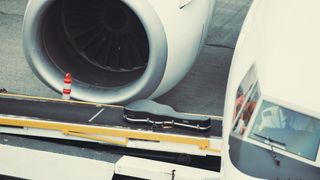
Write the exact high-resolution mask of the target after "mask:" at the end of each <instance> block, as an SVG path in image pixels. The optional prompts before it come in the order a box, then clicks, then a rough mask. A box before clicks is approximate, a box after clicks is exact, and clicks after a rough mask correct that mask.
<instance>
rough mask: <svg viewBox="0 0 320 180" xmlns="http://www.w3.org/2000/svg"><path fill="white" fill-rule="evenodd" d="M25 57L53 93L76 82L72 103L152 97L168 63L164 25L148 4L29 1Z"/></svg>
mask: <svg viewBox="0 0 320 180" xmlns="http://www.w3.org/2000/svg"><path fill="white" fill-rule="evenodd" d="M23 46H24V52H25V56H26V58H27V60H28V63H29V65H30V66H31V68H32V69H33V71H34V72H35V74H36V75H37V76H38V77H39V79H41V80H42V81H43V82H44V83H46V84H47V85H48V86H50V87H51V88H53V89H54V90H56V91H58V92H61V91H62V85H63V83H62V80H63V77H64V75H65V73H67V72H70V73H71V74H72V76H73V78H74V83H73V87H72V90H73V91H72V94H71V96H72V97H73V98H76V99H79V100H85V101H93V102H100V103H124V102H130V101H133V100H135V99H140V98H145V97H148V96H150V95H151V94H152V93H153V92H154V91H155V90H156V89H157V87H158V86H159V84H160V82H161V80H162V77H163V75H164V72H165V69H166V63H167V51H168V50H167V39H166V35H165V30H164V28H163V25H162V22H161V21H160V19H159V17H158V15H157V14H156V13H155V11H154V9H153V8H152V7H151V6H150V4H149V3H148V1H145V0H141V1H140V0H139V1H131V0H122V1H120V0H91V1H88V0H47V1H43V0H30V1H29V3H28V6H27V10H26V14H25V17H24V24H23Z"/></svg>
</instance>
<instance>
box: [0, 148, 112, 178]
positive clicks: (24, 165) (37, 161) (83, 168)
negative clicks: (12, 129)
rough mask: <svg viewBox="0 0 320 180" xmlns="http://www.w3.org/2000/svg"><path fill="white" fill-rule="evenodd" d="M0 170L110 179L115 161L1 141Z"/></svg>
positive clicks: (21, 174) (23, 175)
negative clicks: (11, 144)
mask: <svg viewBox="0 0 320 180" xmlns="http://www.w3.org/2000/svg"><path fill="white" fill-rule="evenodd" d="M0 162H1V163H0V174H4V175H10V176H14V177H20V178H26V179H34V180H42V179H48V180H50V179H52V180H57V179H79V180H88V179H95V180H99V179H101V180H106V179H112V176H113V174H114V164H113V163H108V162H104V161H98V160H92V159H86V158H81V157H75V156H67V155H63V154H56V153H50V152H44V151H37V150H31V149H26V148H20V147H13V146H8V145H0Z"/></svg>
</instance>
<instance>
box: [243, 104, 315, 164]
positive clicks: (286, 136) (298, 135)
mask: <svg viewBox="0 0 320 180" xmlns="http://www.w3.org/2000/svg"><path fill="white" fill-rule="evenodd" d="M249 137H250V138H252V139H255V140H257V141H260V142H263V143H266V144H269V143H270V141H268V140H267V139H271V140H272V142H273V143H274V145H275V147H278V148H281V149H284V150H286V151H288V152H290V153H294V154H296V155H299V156H301V157H304V158H307V159H310V160H313V161H315V160H316V157H317V152H318V148H319V141H320V120H319V119H316V118H313V117H311V116H307V115H305V114H301V113H298V112H296V111H293V110H290V109H287V108H284V107H281V106H279V105H276V104H274V103H271V102H267V101H264V102H263V103H262V105H261V107H260V109H259V112H258V114H257V116H256V120H255V122H254V124H253V128H252V129H251V131H250V134H249ZM266 138H267V139H266Z"/></svg>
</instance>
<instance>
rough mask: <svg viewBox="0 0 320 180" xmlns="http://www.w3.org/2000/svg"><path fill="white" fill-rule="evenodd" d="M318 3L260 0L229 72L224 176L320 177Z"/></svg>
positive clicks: (249, 19)
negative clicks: (316, 20)
mask: <svg viewBox="0 0 320 180" xmlns="http://www.w3.org/2000/svg"><path fill="white" fill-rule="evenodd" d="M312 2H313V3H309V4H303V2H298V1H295V2H291V1H290V3H291V4H290V3H289V1H282V2H279V1H275V0H271V1H264V0H256V1H254V2H253V4H252V7H251V9H250V11H249V13H248V16H247V18H246V21H245V23H244V25H243V28H242V31H241V34H240V37H239V40H238V44H237V48H236V51H235V54H234V58H233V62H232V65H231V69H230V74H229V81H228V87H227V94H226V103H225V112H224V123H223V141H224V142H223V153H222V166H221V167H222V171H221V172H222V173H221V175H222V178H223V179H241V178H243V179H256V178H258V179H319V177H320V148H319V142H320V85H319V83H318V82H319V80H318V78H319V77H320V71H319V70H318V68H319V67H320V61H319V59H320V55H319V54H318V50H317V47H318V45H317V44H318V42H320V36H319V34H318V33H316V32H317V31H318V32H320V26H319V24H316V23H312V21H313V20H315V19H316V17H319V16H320V13H319V12H318V11H317V10H316V8H314V7H315V3H316V1H312ZM286 3H287V4H286ZM288 3H289V4H290V5H288ZM316 14H317V15H318V16H316ZM297 22H299V26H297ZM306 31H308V32H306ZM306 44H308V46H306Z"/></svg>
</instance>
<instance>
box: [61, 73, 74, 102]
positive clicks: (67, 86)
mask: <svg viewBox="0 0 320 180" xmlns="http://www.w3.org/2000/svg"><path fill="white" fill-rule="evenodd" d="M71 84H72V78H71V74H70V73H67V74H66V75H65V77H64V80H63V91H62V99H64V100H69V99H70V94H71Z"/></svg>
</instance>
